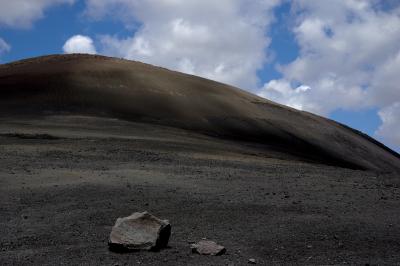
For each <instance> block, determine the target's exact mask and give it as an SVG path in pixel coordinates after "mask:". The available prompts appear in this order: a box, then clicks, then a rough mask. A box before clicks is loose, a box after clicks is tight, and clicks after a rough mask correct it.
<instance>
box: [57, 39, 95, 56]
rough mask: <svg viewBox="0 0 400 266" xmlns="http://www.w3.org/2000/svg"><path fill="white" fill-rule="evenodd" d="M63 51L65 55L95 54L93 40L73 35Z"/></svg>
mask: <svg viewBox="0 0 400 266" xmlns="http://www.w3.org/2000/svg"><path fill="white" fill-rule="evenodd" d="M63 51H64V53H66V54H73V53H82V54H96V53H97V52H96V48H95V47H94V44H93V40H92V39H91V38H90V37H87V36H83V35H75V36H72V37H71V38H69V39H68V40H67V41H66V42H65V44H64V46H63Z"/></svg>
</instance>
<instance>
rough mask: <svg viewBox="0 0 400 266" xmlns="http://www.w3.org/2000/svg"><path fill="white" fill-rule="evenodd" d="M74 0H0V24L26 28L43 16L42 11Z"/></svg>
mask: <svg viewBox="0 0 400 266" xmlns="http://www.w3.org/2000/svg"><path fill="white" fill-rule="evenodd" d="M74 2H75V0H11V1H10V0H0V7H1V8H0V26H1V25H4V26H8V27H18V28H28V27H30V26H31V25H32V23H33V22H34V21H35V20H37V19H40V18H42V17H43V12H44V10H45V9H46V8H49V7H51V6H54V5H58V4H72V3H74Z"/></svg>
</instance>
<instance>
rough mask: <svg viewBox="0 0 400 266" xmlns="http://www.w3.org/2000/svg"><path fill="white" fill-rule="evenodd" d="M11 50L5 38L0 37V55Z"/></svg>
mask: <svg viewBox="0 0 400 266" xmlns="http://www.w3.org/2000/svg"><path fill="white" fill-rule="evenodd" d="M10 50H11V46H10V45H9V44H8V43H6V41H5V40H3V39H2V38H0V55H2V54H4V53H7V52H9V51H10Z"/></svg>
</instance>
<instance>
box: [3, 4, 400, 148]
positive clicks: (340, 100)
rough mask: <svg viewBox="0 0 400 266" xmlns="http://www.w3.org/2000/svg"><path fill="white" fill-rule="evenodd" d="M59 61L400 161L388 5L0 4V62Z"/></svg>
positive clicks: (398, 73) (397, 45)
mask: <svg viewBox="0 0 400 266" xmlns="http://www.w3.org/2000/svg"><path fill="white" fill-rule="evenodd" d="M60 53H90V54H102V55H107V56H115V57H120V58H126V59H131V60H138V61H142V62H146V63H150V64H154V65H158V66H163V67H166V68H169V69H173V70H178V71H181V72H185V73H189V74H194V75H198V76H202V77H205V78H209V79H213V80H217V81H220V82H224V83H228V84H231V85H234V86H237V87H240V88H242V89H245V90H248V91H250V92H252V93H254V94H257V95H259V96H261V97H264V98H267V99H270V100H273V101H276V102H279V103H281V104H285V105H288V106H290V107H293V108H297V109H300V110H304V111H309V112H313V113H316V114H318V115H322V116H325V117H328V118H331V119H334V120H336V121H338V122H340V123H343V124H346V125H348V126H350V127H353V128H356V129H358V130H360V131H362V132H364V133H366V134H368V135H370V136H372V137H374V138H376V139H378V140H379V141H381V142H383V143H384V144H385V145H387V146H389V147H391V148H392V149H394V150H396V151H400V86H399V84H400V1H398V0H329V1H315V0H293V1H289V0H218V1H215V0H201V1H200V0H13V1H9V0H0V63H7V62H11V61H14V60H19V59H23V58H28V57H34V56H40V55H46V54H60Z"/></svg>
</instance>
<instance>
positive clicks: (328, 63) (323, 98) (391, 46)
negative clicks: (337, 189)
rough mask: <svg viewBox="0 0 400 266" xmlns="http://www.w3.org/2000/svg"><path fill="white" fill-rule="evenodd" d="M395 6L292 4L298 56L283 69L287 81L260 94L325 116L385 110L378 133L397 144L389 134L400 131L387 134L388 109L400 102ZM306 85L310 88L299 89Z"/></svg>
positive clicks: (373, 0) (399, 12)
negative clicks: (372, 109) (335, 111)
mask: <svg viewBox="0 0 400 266" xmlns="http://www.w3.org/2000/svg"><path fill="white" fill-rule="evenodd" d="M391 3H392V4H391V5H384V4H383V1H378V0H346V1H345V0H330V1H314V0H298V1H296V2H293V10H294V11H293V12H294V15H295V26H294V28H293V34H294V36H295V40H296V42H297V43H298V45H299V47H300V51H299V56H298V58H296V59H295V60H294V61H293V62H291V63H289V64H287V65H284V66H279V68H278V69H279V70H280V71H281V73H282V75H283V78H282V79H279V80H273V81H270V82H268V83H267V84H265V85H264V87H263V88H262V90H261V91H260V92H259V94H260V95H261V96H264V97H267V98H270V99H272V100H275V101H277V102H280V103H282V104H288V105H291V106H293V107H297V108H299V109H303V110H308V111H312V112H316V113H319V114H322V115H328V114H329V113H330V112H332V111H334V110H336V109H338V108H341V109H345V110H355V109H360V108H367V107H378V108H382V110H381V112H380V113H379V114H380V116H381V118H382V120H383V126H382V128H383V129H380V131H379V132H380V134H381V136H385V137H387V138H388V139H392V140H393V139H394V140H396V139H397V137H389V136H388V134H392V136H393V135H396V134H397V136H398V134H399V133H397V132H398V131H397V132H395V131H392V132H391V133H390V132H389V131H386V132H387V134H384V133H382V132H384V131H385V128H387V127H388V126H387V123H388V122H385V120H384V118H387V117H388V112H389V111H388V110H392V109H390V108H389V106H391V105H392V104H394V103H395V102H398V101H400V89H399V84H400V75H399V73H400V46H399V43H400V9H399V3H398V2H397V4H396V2H394V1H393V2H391ZM303 86H306V87H307V88H309V89H307V90H301V89H299V88H302V87H303ZM282 88H284V89H282ZM388 108H389V109H388ZM386 121H387V119H386ZM385 123H386V125H385ZM396 145H400V142H397V143H396Z"/></svg>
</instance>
